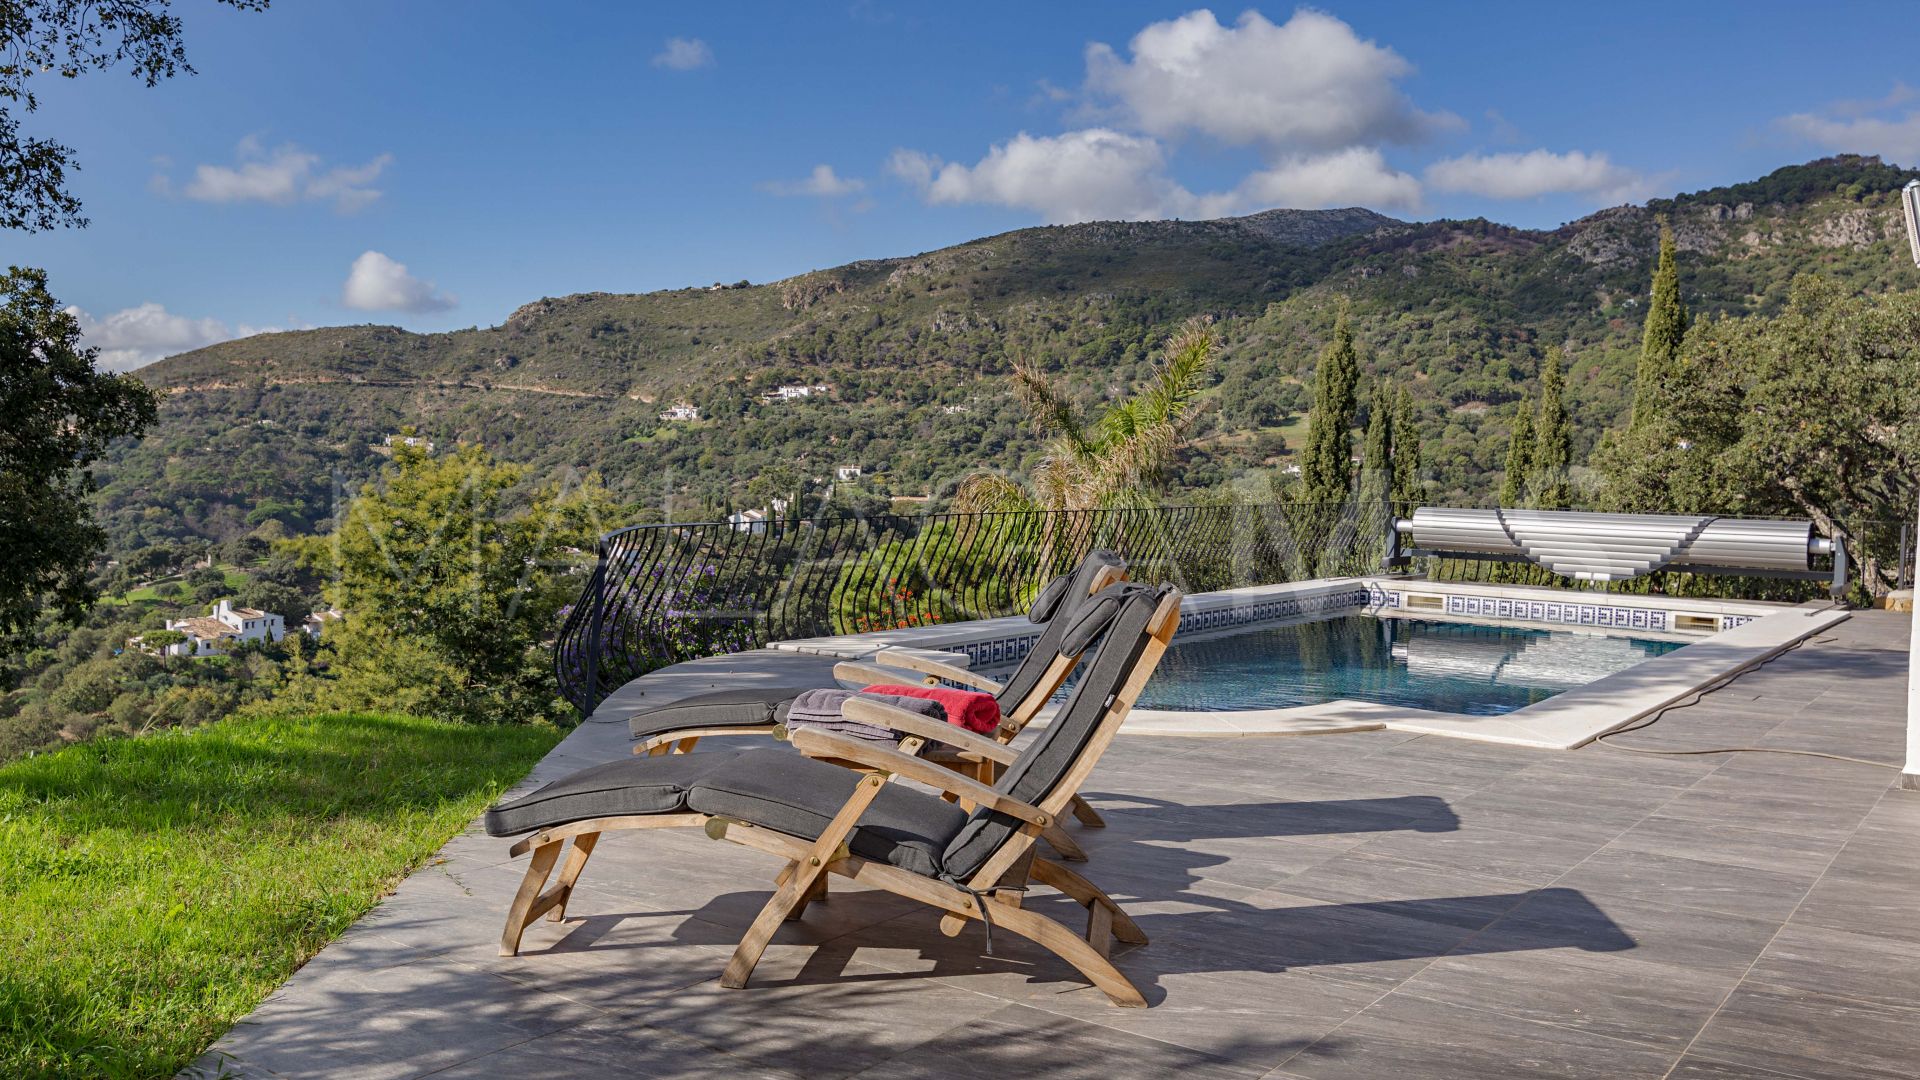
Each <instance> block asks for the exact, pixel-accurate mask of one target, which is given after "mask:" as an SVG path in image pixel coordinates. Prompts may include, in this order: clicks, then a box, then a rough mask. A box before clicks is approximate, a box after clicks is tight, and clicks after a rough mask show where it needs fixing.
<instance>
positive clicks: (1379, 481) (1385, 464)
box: [1358, 379, 1393, 541]
mask: <svg viewBox="0 0 1920 1080" xmlns="http://www.w3.org/2000/svg"><path fill="white" fill-rule="evenodd" d="M1392 495H1393V389H1392V388H1391V387H1389V386H1388V385H1387V384H1386V383H1385V382H1384V381H1381V380H1377V379H1376V380H1375V381H1374V384H1373V393H1372V394H1371V395H1370V396H1369V397H1368V399H1367V437H1366V439H1365V441H1364V442H1362V444H1361V451H1360V494H1359V496H1358V501H1359V510H1360V522H1361V528H1362V530H1363V531H1362V533H1361V535H1362V536H1364V537H1377V538H1380V539H1381V540H1383V541H1384V539H1385V537H1386V535H1387V526H1388V524H1389V520H1388V519H1389V518H1390V517H1391V512H1390V511H1389V510H1388V507H1387V500H1388V499H1389V498H1391V497H1392Z"/></svg>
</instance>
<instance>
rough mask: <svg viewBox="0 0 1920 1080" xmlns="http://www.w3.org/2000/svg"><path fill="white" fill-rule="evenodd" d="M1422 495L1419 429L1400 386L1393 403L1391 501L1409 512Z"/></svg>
mask: <svg viewBox="0 0 1920 1080" xmlns="http://www.w3.org/2000/svg"><path fill="white" fill-rule="evenodd" d="M1423 495H1424V491H1423V490H1422V488H1421V485H1420V428H1419V425H1417V424H1415V423H1414V422H1413V395H1412V394H1410V393H1408V392H1407V388H1406V387H1404V386H1402V387H1400V390H1399V393H1397V394H1396V395H1395V396H1394V402H1393V501H1394V502H1395V503H1396V504H1401V503H1404V504H1406V505H1407V507H1408V508H1409V509H1410V508H1411V507H1412V506H1413V504H1416V503H1418V502H1419V501H1420V499H1421V497H1422V496H1423Z"/></svg>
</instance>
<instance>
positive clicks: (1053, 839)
mask: <svg viewBox="0 0 1920 1080" xmlns="http://www.w3.org/2000/svg"><path fill="white" fill-rule="evenodd" d="M1040 838H1041V839H1042V840H1045V841H1046V842H1047V846H1048V847H1050V848H1052V849H1053V850H1054V851H1056V852H1058V853H1059V855H1060V857H1061V858H1063V859H1065V860H1067V861H1068V862H1086V861H1087V853H1086V850H1085V849H1084V848H1082V847H1081V846H1080V843H1079V841H1077V840H1075V839H1074V838H1073V837H1071V836H1068V835H1067V831H1066V830H1065V829H1062V828H1061V827H1060V826H1059V825H1057V824H1056V825H1049V826H1047V827H1046V828H1045V829H1042V830H1041V831H1040Z"/></svg>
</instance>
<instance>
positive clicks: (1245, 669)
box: [1136, 615, 1685, 716]
mask: <svg viewBox="0 0 1920 1080" xmlns="http://www.w3.org/2000/svg"><path fill="white" fill-rule="evenodd" d="M1683 644H1685V643H1684V642H1673V641H1651V640H1646V639H1642V638H1625V637H1609V636H1604V635H1600V634H1582V633H1575V632H1572V631H1567V630H1530V629H1524V628H1521V627H1512V626H1476V625H1472V624H1467V623H1453V622H1436V621H1429V620H1423V619H1380V618H1374V617H1372V616H1369V615H1345V616H1340V617H1337V618H1332V619H1323V620H1321V621H1318V622H1308V623H1295V624H1291V625H1286V626H1275V627H1268V628H1264V629H1252V630H1246V631H1243V632H1240V633H1235V634H1230V635H1226V636H1222V637H1210V638H1201V639H1196V640H1192V641H1178V640H1176V641H1175V642H1174V643H1173V646H1172V648H1170V649H1168V650H1167V654H1166V656H1165V657H1163V658H1162V659H1161V661H1160V666H1159V668H1158V669H1156V670H1155V671H1154V675H1153V679H1152V681H1150V682H1148V683H1147V687H1146V690H1145V691H1144V692H1143V693H1142V694H1141V697H1140V700H1139V702H1138V703H1137V705H1136V707H1137V708H1142V709H1190V710H1204V711H1209V712H1228V711H1233V710H1240V709H1284V708H1289V707H1292V706H1296V705H1315V704H1319V703H1321V702H1326V701H1335V700H1339V699H1342V698H1346V699H1351V700H1355V701H1373V702H1379V703H1381V704H1383V705H1405V706H1409V707H1412V708H1416V709H1429V710H1432V711H1435V712H1447V713H1465V714H1468V715H1474V716H1498V715H1500V714H1502V713H1509V712H1512V711H1514V710H1515V709H1519V708H1523V707H1525V706H1527V705H1531V704H1533V703H1534V702H1536V701H1544V700H1546V699H1547V698H1550V697H1552V696H1553V695H1555V694H1558V693H1560V692H1561V691H1563V690H1570V689H1572V688H1573V687H1576V686H1582V685H1585V684H1586V683H1590V682H1593V681H1594V680H1595V679H1599V678H1603V677H1605V676H1607V675H1611V674H1613V673H1615V672H1617V671H1624V670H1626V669H1627V668H1630V667H1632V666H1634V665H1635V664H1638V663H1640V662H1641V661H1643V660H1647V659H1650V658H1652V657H1655V656H1659V655H1661V654H1663V653H1668V652H1672V651H1673V650H1675V649H1678V648H1680V647H1681V646H1682V645H1683Z"/></svg>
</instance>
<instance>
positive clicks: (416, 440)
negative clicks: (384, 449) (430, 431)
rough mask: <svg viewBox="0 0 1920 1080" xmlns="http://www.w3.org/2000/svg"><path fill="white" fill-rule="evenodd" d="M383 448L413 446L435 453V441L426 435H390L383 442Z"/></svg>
mask: <svg viewBox="0 0 1920 1080" xmlns="http://www.w3.org/2000/svg"><path fill="white" fill-rule="evenodd" d="M380 445H382V446H411V447H415V448H417V449H420V450H425V451H426V452H427V453H429V454H431V453H433V440H432V439H429V438H427V437H426V436H425V435H389V436H387V437H386V438H385V439H383V440H382V441H381V444H380Z"/></svg>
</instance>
